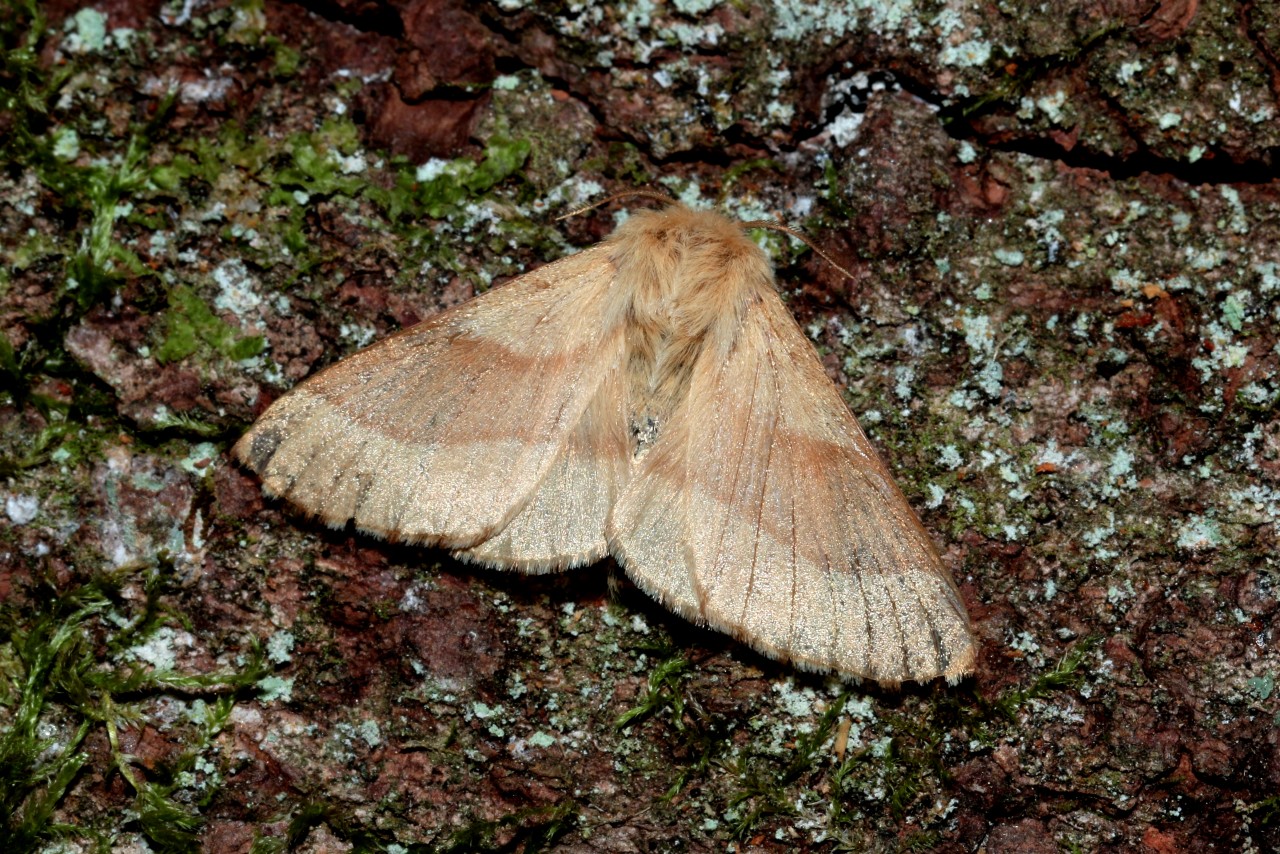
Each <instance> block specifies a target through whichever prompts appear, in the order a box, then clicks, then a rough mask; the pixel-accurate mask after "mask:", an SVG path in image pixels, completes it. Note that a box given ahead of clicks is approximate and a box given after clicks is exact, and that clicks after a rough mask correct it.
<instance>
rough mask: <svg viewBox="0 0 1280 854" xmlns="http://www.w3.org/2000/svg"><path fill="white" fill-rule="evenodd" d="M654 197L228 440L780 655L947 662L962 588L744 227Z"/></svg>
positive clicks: (338, 367)
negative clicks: (569, 251)
mask: <svg viewBox="0 0 1280 854" xmlns="http://www.w3.org/2000/svg"><path fill="white" fill-rule="evenodd" d="M631 195H645V193H636V194H631ZM664 202H666V203H667V204H666V207H664V208H663V209H661V210H646V211H640V212H637V213H635V214H633V215H632V216H631V217H630V218H629V219H627V220H626V222H624V223H623V224H622V225H620V226H619V227H618V228H617V229H616V230H615V231H614V232H613V234H612V235H610V236H609V237H608V238H607V239H606V240H604V241H603V242H602V243H600V244H599V245H597V246H595V247H593V248H590V249H586V250H584V251H582V252H579V253H577V254H575V255H571V256H569V257H567V258H564V259H562V260H559V261H555V262H553V263H550V264H547V265H545V266H542V267H539V268H538V269H535V270H533V271H532V272H529V273H526V274H524V275H522V276H520V277H518V278H516V279H514V280H512V281H511V282H509V283H507V284H505V285H503V286H500V287H496V288H493V289H491V290H489V291H487V292H485V293H483V294H481V295H479V296H477V297H475V298H474V299H472V300H470V301H469V302H467V303H465V304H462V305H459V306H457V307H454V308H452V309H449V310H447V311H444V312H441V313H440V314H437V315H435V316H433V317H431V318H429V319H427V320H425V321H424V322H422V323H419V324H417V325H416V326H413V327H410V328H408V329H405V330H403V331H401V332H399V333H397V334H394V335H391V336H390V337H388V338H386V339H384V340H382V341H380V342H378V343H375V344H373V345H372V346H370V347H368V348H366V349H365V350H363V351H361V352H358V353H356V354H355V355H352V356H350V357H349V358H347V359H345V360H343V361H341V362H339V363H337V364H335V365H333V366H331V367H329V368H327V369H326V370H324V371H322V372H320V373H319V374H317V375H315V376H314V377H311V378H310V379H308V380H306V381H305V382H303V383H301V384H300V385H298V386H297V387H295V388H294V389H293V390H292V391H290V392H288V393H287V394H285V395H284V396H282V397H281V398H280V399H279V400H277V401H275V403H273V404H272V405H271V406H270V407H269V408H268V409H267V410H266V412H265V413H263V415H262V417H261V418H260V419H259V420H258V421H257V422H256V423H255V424H254V425H253V427H252V428H251V429H250V430H249V431H248V433H246V434H245V435H244V437H243V438H241V439H240V441H239V442H238V443H237V444H236V446H235V448H234V451H233V453H234V455H235V457H236V458H237V459H238V460H240V461H241V462H242V463H243V464H244V465H246V466H247V467H248V468H250V469H252V470H253V471H254V472H256V473H257V474H258V475H259V476H260V477H261V478H262V483H263V487H264V489H265V490H266V491H267V492H268V493H269V494H271V495H274V496H280V497H283V498H285V499H287V500H288V501H290V502H292V503H293V504H295V505H297V506H298V507H300V508H301V509H302V510H304V511H306V512H307V513H309V514H313V515H314V516H317V517H319V518H320V519H321V520H323V521H324V522H325V523H326V524H328V525H331V526H333V527H342V526H344V525H346V524H347V523H348V522H350V521H352V520H354V522H355V525H356V527H357V528H359V529H361V530H363V531H366V532H369V533H371V534H374V535H376V536H380V537H385V538H387V539H390V540H397V541H403V542H409V543H420V544H424V545H431V546H439V547H442V548H445V549H449V550H451V551H452V552H453V553H454V554H455V555H456V556H457V557H458V558H461V559H462V560H464V561H472V562H475V563H478V564H483V565H485V566H489V567H497V568H502V569H515V570H520V571H523V572H529V573H543V572H553V571H557V570H564V569H568V568H571V567H577V566H582V565H586V564H592V563H596V562H597V561H600V560H601V559H602V558H604V557H606V556H612V557H613V558H614V559H615V560H616V561H617V562H618V564H620V565H621V566H622V567H623V568H624V569H625V571H626V573H627V575H628V576H629V577H630V578H631V579H632V580H633V581H634V582H635V583H636V584H637V585H638V586H639V587H640V588H641V589H643V590H644V591H646V592H647V593H649V594H650V595H652V596H653V597H655V598H656V599H658V600H659V601H660V602H661V603H662V604H663V605H665V606H666V607H667V608H669V609H671V610H672V611H675V612H676V613H678V614H680V615H681V616H683V617H685V618H687V619H689V620H692V621H694V622H696V623H700V624H704V625H707V626H710V627H713V628H715V629H718V630H720V631H723V632H727V633H729V634H730V635H732V636H734V637H735V638H738V639H740V640H741V641H743V642H745V643H747V644H748V645H750V646H751V647H753V648H755V649H756V650H759V651H760V652H762V653H764V654H765V655H767V656H770V657H774V658H778V659H784V660H786V661H790V662H792V663H793V664H794V665H795V666H797V667H800V668H803V669H809V670H819V671H835V672H837V673H839V674H842V675H844V676H848V677H855V678H867V679H873V680H875V681H877V682H880V683H884V684H888V685H896V684H898V683H901V682H903V681H906V680H916V681H927V680H931V679H934V678H936V677H938V676H944V677H946V678H947V679H948V680H949V681H951V682H955V681H958V680H959V679H960V678H961V677H963V676H964V675H965V674H967V673H970V672H972V670H973V664H974V658H975V643H974V639H973V636H972V633H971V631H970V625H969V619H968V616H967V614H966V612H965V608H964V604H963V603H962V601H961V599H960V595H959V593H958V591H957V589H956V587H955V585H954V583H953V582H952V580H951V577H950V576H949V574H948V573H947V571H946V569H945V568H944V567H943V565H942V563H941V561H940V559H939V557H938V553H937V552H936V551H935V549H934V546H933V544H932V542H931V541H930V539H929V536H928V534H927V533H926V532H925V530H924V528H923V527H922V526H921V524H920V521H919V519H918V518H917V516H916V514H915V513H914V512H913V511H912V509H911V507H910V506H909V505H908V503H907V501H906V499H905V498H904V497H903V495H902V493H901V492H900V491H899V489H898V487H897V486H896V485H895V484H894V481H893V478H892V477H891V475H890V474H889V471H888V469H887V468H886V467H885V465H884V464H883V463H882V462H881V461H880V458H879V456H878V455H877V453H876V451H875V449H874V448H873V447H872V445H871V443H870V442H869V441H868V440H867V438H866V436H865V435H864V434H863V433H862V430H861V429H860V428H859V427H858V424H857V422H856V421H855V420H854V417H853V415H852V414H851V413H850V411H849V409H848V407H847V406H846V405H845V403H844V400H843V398H842V397H841V395H840V393H839V392H838V391H837V389H836V388H835V386H834V384H833V383H832V382H831V380H830V379H829V378H828V377H827V375H826V373H825V372H824V370H823V368H822V365H821V364H820V362H819V360H818V356H817V353H816V351H815V350H814V347H813V345H812V344H811V343H810V342H809V340H808V339H807V338H806V337H805V335H804V334H803V333H802V332H801V330H800V327H799V326H798V325H797V323H796V321H795V319H794V318H793V317H792V316H791V313H790V312H789V311H788V310H787V308H786V306H785V305H784V304H783V302H782V300H781V298H780V297H779V295H778V291H777V289H776V285H775V281H774V274H773V268H772V265H771V263H770V261H769V259H768V257H767V256H766V255H765V253H764V252H763V251H762V250H761V249H760V248H759V247H758V246H757V245H756V244H755V243H754V242H753V241H752V240H750V239H749V238H748V236H747V235H746V233H745V231H744V227H749V226H759V225H764V224H763V223H735V222H733V221H731V220H729V219H727V218H726V217H724V216H722V215H720V214H718V213H715V212H710V211H697V210H692V209H690V208H687V207H685V206H684V205H681V204H678V203H674V202H672V201H671V200H669V199H665V198H664Z"/></svg>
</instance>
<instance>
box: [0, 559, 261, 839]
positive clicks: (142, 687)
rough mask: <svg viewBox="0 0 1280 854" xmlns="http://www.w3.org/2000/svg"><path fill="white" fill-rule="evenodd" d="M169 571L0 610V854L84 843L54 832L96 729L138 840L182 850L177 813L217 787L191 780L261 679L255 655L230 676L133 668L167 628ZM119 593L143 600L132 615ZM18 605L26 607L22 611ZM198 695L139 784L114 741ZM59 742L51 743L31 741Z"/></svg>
mask: <svg viewBox="0 0 1280 854" xmlns="http://www.w3.org/2000/svg"><path fill="white" fill-rule="evenodd" d="M172 578H173V576H172V572H171V569H170V568H167V567H163V566H157V567H152V568H150V569H142V568H134V569H126V570H121V571H119V572H116V573H102V574H99V575H97V576H95V577H94V578H93V579H91V580H90V581H88V582H86V583H85V584H82V585H80V586H78V587H74V588H71V589H69V590H65V591H57V592H55V591H53V590H52V588H51V587H45V588H43V590H41V591H32V592H33V593H34V594H36V601H35V602H28V603H20V602H18V601H16V600H15V601H11V602H9V603H6V605H5V606H4V607H3V609H0V628H3V630H4V632H5V635H6V636H7V638H8V640H7V641H6V642H5V643H4V644H0V680H3V688H0V706H3V707H5V708H6V709H7V714H6V716H5V719H6V722H5V724H4V725H3V726H2V727H0V816H3V817H4V818H0V849H2V850H4V851H13V852H23V851H30V850H33V849H35V848H37V847H39V843H40V841H41V840H45V839H49V838H53V837H61V838H75V837H86V836H88V837H94V836H99V835H100V834H99V831H97V830H95V829H94V828H93V827H91V826H88V825H83V826H82V825H69V824H57V823H54V822H53V821H52V815H53V811H54V810H55V809H56V807H57V805H58V803H59V802H60V801H61V800H62V799H63V798H64V797H65V796H66V795H67V793H68V792H69V791H70V790H71V788H73V787H74V785H75V784H76V781H77V779H78V777H77V775H78V774H79V772H80V771H81V769H83V768H84V767H86V766H87V765H88V764H89V762H90V761H91V758H90V755H89V754H88V753H86V752H85V751H83V750H81V747H82V745H83V744H84V742H85V739H86V737H87V735H88V734H89V733H90V732H91V731H92V730H94V729H95V728H101V729H103V730H105V732H106V735H107V741H108V744H109V745H110V747H111V750H110V756H109V760H108V761H109V762H110V764H111V768H100V769H98V774H100V775H101V774H109V773H111V771H112V770H114V771H115V772H116V773H119V774H120V775H121V777H123V778H124V780H125V781H126V782H127V783H128V784H129V786H130V788H131V789H132V791H133V792H134V811H135V813H136V820H137V823H138V825H139V827H140V829H141V831H142V834H143V835H144V837H146V839H147V840H148V842H149V843H150V844H151V845H152V847H153V848H155V849H156V850H160V851H185V850H190V849H191V846H192V845H193V844H194V840H195V833H196V831H197V830H198V828H199V826H200V823H201V820H200V819H199V818H198V816H197V814H196V813H194V812H193V811H192V809H191V808H190V807H189V806H186V805H184V804H183V803H180V802H179V800H178V799H177V798H176V795H177V794H178V792H179V790H182V794H183V800H184V801H193V800H194V802H195V803H197V804H199V803H202V802H207V801H208V799H209V797H211V796H212V794H213V791H214V790H216V788H217V786H218V785H220V783H219V782H218V779H216V778H215V777H207V778H206V780H205V781H204V784H203V786H196V787H195V788H194V789H193V788H192V787H193V785H195V784H194V783H193V773H192V772H193V769H195V767H196V764H197V761H198V760H200V759H201V758H202V757H203V756H204V755H205V754H206V753H207V752H209V749H210V748H211V746H212V743H213V739H214V738H215V737H216V736H217V734H218V733H219V732H221V730H222V729H223V727H224V726H225V725H226V723H227V721H228V719H229V717H230V713H231V709H232V706H233V702H234V701H233V698H234V696H235V695H236V694H238V693H241V692H245V691H249V690H251V689H252V686H253V685H254V684H255V683H256V682H257V680H258V679H259V678H260V677H261V675H262V674H263V673H264V672H265V669H266V665H265V664H264V660H263V656H262V655H261V653H260V652H259V651H258V650H257V648H256V647H251V654H250V656H249V658H248V661H247V663H246V665H245V666H244V667H242V668H240V669H239V670H236V671H226V672H209V673H184V672H180V671H175V670H172V669H167V668H165V667H160V666H155V667H145V668H144V667H141V666H139V665H138V664H136V663H135V662H134V660H133V659H132V658H131V656H129V655H128V654H127V652H128V651H129V650H131V649H134V648H136V647H138V646H139V645H141V644H143V643H145V642H147V641H148V640H150V639H151V638H152V637H153V636H155V635H156V633H157V631H158V630H159V629H161V628H162V627H164V626H165V625H167V624H168V623H169V622H170V621H172V620H173V615H172V614H170V613H169V612H168V611H167V610H166V609H165V607H164V606H163V605H162V602H161V596H162V595H163V594H164V593H165V592H167V591H168V589H169V586H170V584H171V583H172ZM126 582H132V583H135V584H136V583H140V584H141V586H142V588H143V589H144V590H145V592H146V599H145V601H144V603H143V604H142V605H141V606H137V605H131V604H130V603H129V601H128V600H126V599H125V598H123V597H122V596H121V595H120V590H121V588H122V586H123V585H124V584H125V583H126ZM19 605H25V607H22V608H20V607H19ZM174 691H177V692H182V693H184V694H192V693H202V694H207V695H208V696H210V698H211V699H212V701H213V702H212V703H211V704H208V705H206V704H204V703H202V702H201V701H197V703H198V706H197V707H196V708H197V711H198V713H197V714H195V715H194V716H193V718H194V721H193V727H192V731H191V732H190V733H189V734H188V737H187V738H186V739H185V744H186V748H185V749H184V750H183V752H182V753H181V754H180V755H179V756H178V757H177V758H175V759H173V760H170V761H169V762H167V763H166V764H165V765H164V766H163V767H160V768H156V769H152V770H151V771H149V772H147V773H143V771H142V770H141V768H140V767H139V766H137V765H136V764H135V761H134V760H133V759H132V757H130V756H129V755H128V754H126V753H125V752H124V751H123V750H122V749H121V747H120V739H119V730H120V728H121V727H124V726H130V727H133V726H140V725H143V724H145V723H146V718H145V715H144V712H143V703H144V701H146V700H148V699H151V698H154V697H156V696H158V695H161V694H166V693H169V692H174ZM46 730H49V731H57V732H61V733H62V736H61V737H60V738H51V737H48V736H44V735H42V734H41V733H42V732H45V731H46Z"/></svg>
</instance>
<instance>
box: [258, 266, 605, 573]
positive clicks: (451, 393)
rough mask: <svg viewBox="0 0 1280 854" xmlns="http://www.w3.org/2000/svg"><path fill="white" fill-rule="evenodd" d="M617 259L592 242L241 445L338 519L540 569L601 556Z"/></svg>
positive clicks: (307, 396) (350, 373)
mask: <svg viewBox="0 0 1280 854" xmlns="http://www.w3.org/2000/svg"><path fill="white" fill-rule="evenodd" d="M613 277H614V267H613V264H612V262H610V261H609V259H608V256H607V254H606V251H605V250H604V249H601V248H597V249H591V250H587V251H585V252H582V253H579V254H577V255H573V256H570V257H569V258H565V259H563V260H561V261H558V262H555V263H553V264H548V265H546V266H544V267H541V268H539V269H537V270H535V271H533V272H531V273H528V274H526V275H524V276H522V277H520V278H519V279H516V280H514V281H512V282H510V283H509V284H507V285H505V286H503V287H500V288H495V289H493V290H491V291H489V292H487V293H485V294H482V295H481V296H479V297H477V298H476V299H474V300H472V301H470V302H468V303H466V304H464V305H461V306H458V307H456V308H453V309H451V310H449V311H446V312H443V313H441V314H439V315H437V316H435V317H433V318H430V319H428V320H427V321H425V322H423V323H421V324H419V325H417V326H414V327H412V328H410V329H406V330H404V331H402V332H400V333H397V334H396V335H393V336H391V337H389V338H387V339H385V340H383V341H381V342H379V343H377V344H374V345H372V346H370V347H369V348H367V349H365V350H363V351H361V352H359V353H357V354H355V355H353V356H351V357H350V358H348V359H345V360H343V361H341V362H339V363H338V364H336V365H334V366H332V367H330V368H328V369H327V370H325V371H323V372H321V373H320V374H317V375H316V376H315V377H313V378H311V379H309V380H307V381H306V382H304V383H302V384H301V385H299V386H298V387H296V388H295V389H293V390H292V391H291V392H289V393H288V394H286V395H285V396H283V397H282V398H280V400H278V401H276V402H275V403H274V404H273V405H272V406H271V407H270V408H269V409H268V410H267V412H266V413H265V414H264V415H263V416H262V418H261V419H259V421H258V422H257V423H256V424H255V425H254V426H253V427H252V428H251V429H250V431H249V432H248V433H247V434H246V435H245V436H244V437H243V438H242V439H241V440H240V441H239V443H238V444H237V445H236V447H235V450H234V453H235V455H236V457H237V458H238V459H239V460H241V461H242V462H243V463H244V464H245V465H247V466H248V467H249V468H251V469H253V470H254V471H255V472H257V473H258V474H259V475H260V476H261V477H262V481H263V485H264V487H265V488H266V490H267V491H268V492H270V493H272V494H274V495H278V496H281V497H284V498H286V499H288V500H289V501H291V502H293V503H294V504H297V505H298V506H299V507H301V508H303V509H304V510H306V511H308V512H310V513H312V514H315V515H316V516H318V517H320V518H321V519H322V520H323V521H325V522H326V523H328V524H330V525H333V526H341V525H344V524H346V523H347V522H348V521H349V520H353V519H354V520H355V524H356V525H357V526H358V527H359V528H362V529H364V530H367V531H370V532H372V533H375V534H379V535H382V536H386V537H391V538H394V539H399V540H405V541H411V542H421V543H430V544H435V545H443V546H445V547H448V548H453V549H457V550H459V553H460V556H462V557H464V558H467V559H471V560H476V561H479V562H483V563H488V564H491V565H495V566H504V567H515V568H520V569H525V570H529V571H543V570H550V569H556V568H562V567H565V566H569V565H574V564H578V563H585V562H589V561H591V560H594V559H596V558H598V557H599V556H601V555H602V554H603V553H604V552H605V544H604V537H603V530H604V523H605V520H606V518H607V514H608V511H609V507H610V505H611V504H612V501H613V496H614V494H615V493H616V492H617V490H618V488H619V485H620V483H621V482H622V480H623V479H624V478H625V473H626V465H627V433H626V420H625V419H626V415H625V401H624V400H623V399H622V398H621V397H620V393H619V389H620V388H621V383H620V379H619V375H620V371H621V370H622V356H623V334H622V332H623V331H622V330H621V329H620V328H617V325H616V324H614V328H608V327H607V318H606V316H605V303H606V299H605V295H606V293H607V291H608V289H609V287H610V285H611V284H612V281H613Z"/></svg>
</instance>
